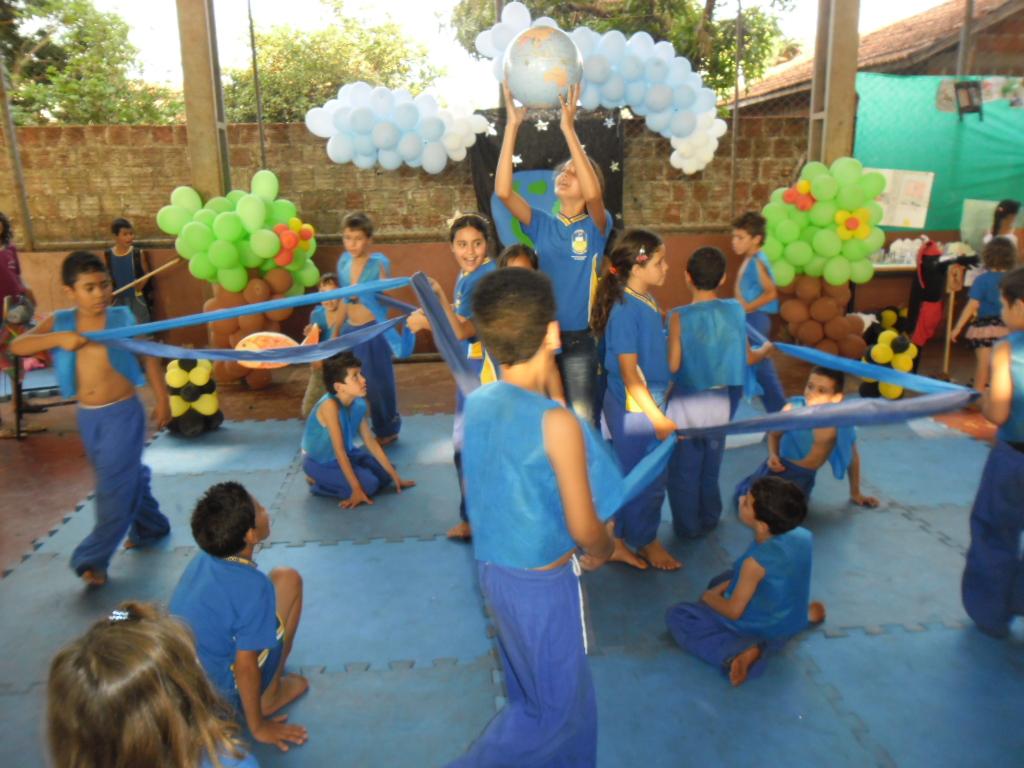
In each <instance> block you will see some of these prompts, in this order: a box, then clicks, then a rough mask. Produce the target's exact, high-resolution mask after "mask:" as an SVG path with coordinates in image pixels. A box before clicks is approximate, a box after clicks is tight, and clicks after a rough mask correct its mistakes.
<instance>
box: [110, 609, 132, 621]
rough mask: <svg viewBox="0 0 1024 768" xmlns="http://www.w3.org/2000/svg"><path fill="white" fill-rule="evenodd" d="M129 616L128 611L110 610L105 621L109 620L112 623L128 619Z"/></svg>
mask: <svg viewBox="0 0 1024 768" xmlns="http://www.w3.org/2000/svg"><path fill="white" fill-rule="evenodd" d="M131 617H132V615H131V614H130V613H128V611H118V610H115V611H111V612H110V616H108V617H107V621H109V622H110V623H111V624H114V623H115V622H118V621H128V619H130V618H131Z"/></svg>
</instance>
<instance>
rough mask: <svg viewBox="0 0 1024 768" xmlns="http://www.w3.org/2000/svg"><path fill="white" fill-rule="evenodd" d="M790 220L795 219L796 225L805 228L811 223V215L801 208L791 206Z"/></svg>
mask: <svg viewBox="0 0 1024 768" xmlns="http://www.w3.org/2000/svg"><path fill="white" fill-rule="evenodd" d="M789 220H790V221H795V222H796V225H797V226H798V227H800V229H803V228H804V227H806V226H807V225H808V224H810V223H811V217H810V216H808V215H807V213H806V212H805V211H801V210H800V209H799V208H790V210H789Z"/></svg>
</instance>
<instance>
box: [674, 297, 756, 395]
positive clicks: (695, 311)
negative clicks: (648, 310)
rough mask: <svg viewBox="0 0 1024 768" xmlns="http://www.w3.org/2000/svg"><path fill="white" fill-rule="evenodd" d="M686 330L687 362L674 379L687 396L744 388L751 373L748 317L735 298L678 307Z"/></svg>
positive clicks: (684, 351)
mask: <svg viewBox="0 0 1024 768" xmlns="http://www.w3.org/2000/svg"><path fill="white" fill-rule="evenodd" d="M672 313H675V314H678V315H679V321H680V325H681V328H682V344H683V363H682V365H681V366H680V367H679V370H678V371H676V373H675V375H674V376H673V381H674V382H675V388H676V389H677V390H678V391H680V392H683V393H685V394H692V393H694V392H703V391H705V390H708V389H711V388H713V387H723V386H742V385H743V383H744V381H745V379H746V371H747V318H746V315H745V314H744V312H743V307H742V306H740V303H739V302H738V301H736V300H735V299H715V300H713V301H701V302H698V303H696V304H688V305H687V306H685V307H676V308H675V309H673V310H671V312H670V314H672Z"/></svg>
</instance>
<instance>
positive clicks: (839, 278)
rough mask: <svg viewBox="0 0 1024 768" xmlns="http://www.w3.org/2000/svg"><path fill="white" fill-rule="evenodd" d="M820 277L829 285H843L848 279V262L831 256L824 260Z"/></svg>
mask: <svg viewBox="0 0 1024 768" xmlns="http://www.w3.org/2000/svg"><path fill="white" fill-rule="evenodd" d="M822 277H824V278H825V282H826V283H828V284H829V285H844V284H846V283H847V282H849V280H850V262H848V261H847V260H846V259H842V258H832V259H829V260H828V261H827V262H825V271H824V272H822Z"/></svg>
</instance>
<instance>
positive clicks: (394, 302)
mask: <svg viewBox="0 0 1024 768" xmlns="http://www.w3.org/2000/svg"><path fill="white" fill-rule="evenodd" d="M377 301H379V302H380V303H381V304H383V305H384V306H386V307H391V308H392V309H397V310H398V311H399V312H405V313H407V314H408V313H409V312H415V311H416V310H417V309H419V307H416V306H414V305H412V304H409V303H407V302H404V301H401V300H400V299H393V298H391V297H390V296H384V295H383V294H382V295H380V296H378V297H377Z"/></svg>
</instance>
